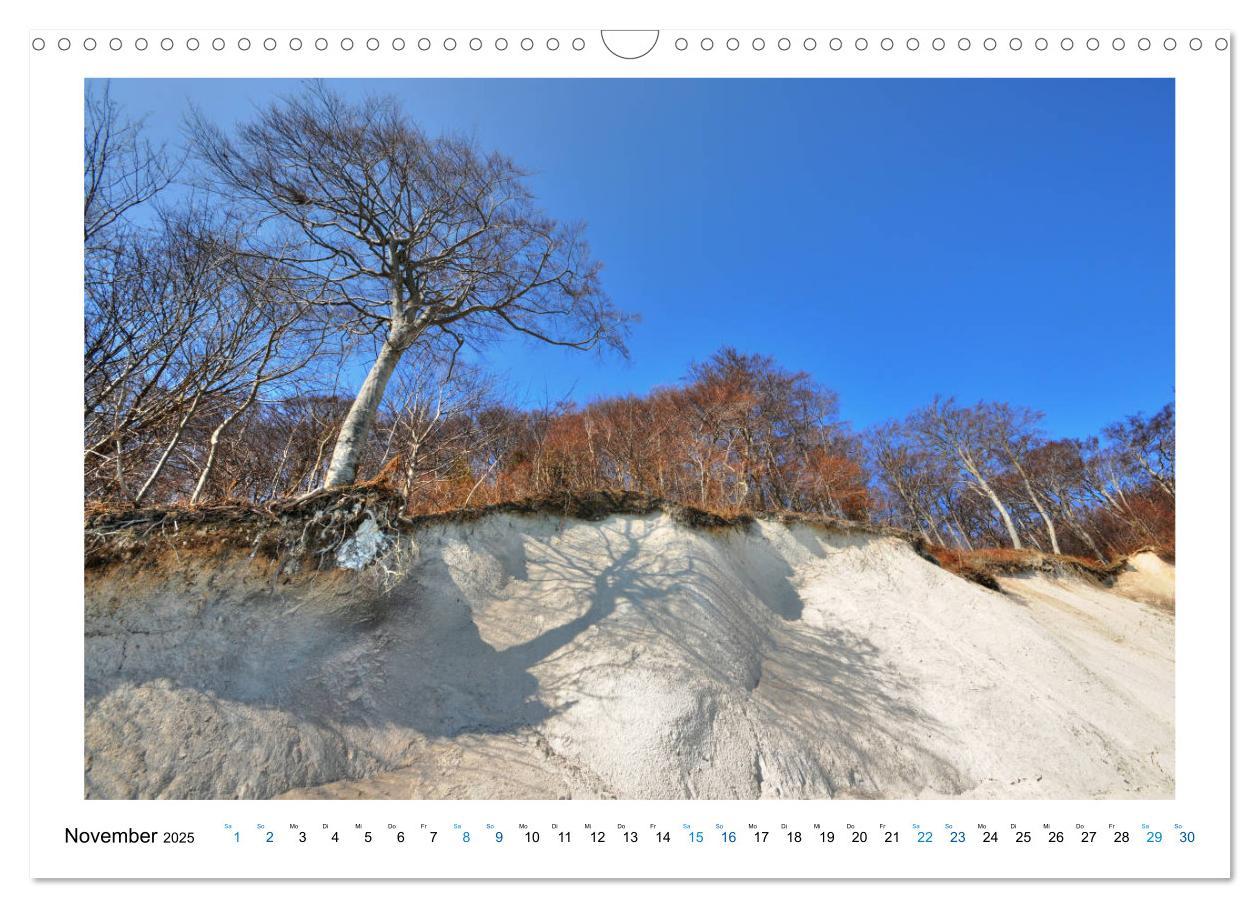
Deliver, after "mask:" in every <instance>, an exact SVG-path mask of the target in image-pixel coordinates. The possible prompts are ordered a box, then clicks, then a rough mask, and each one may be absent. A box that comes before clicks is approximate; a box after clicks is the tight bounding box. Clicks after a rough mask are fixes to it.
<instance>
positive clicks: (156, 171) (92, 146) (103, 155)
mask: <svg viewBox="0 0 1260 908" xmlns="http://www.w3.org/2000/svg"><path fill="white" fill-rule="evenodd" d="M178 172H179V164H178V163H177V162H174V161H172V160H171V158H170V157H169V156H168V155H167V153H166V149H165V148H164V147H162V146H160V145H153V144H151V143H150V142H148V141H147V140H146V139H145V138H144V121H143V120H132V119H127V118H125V117H124V116H123V113H122V110H121V108H120V107H119V106H118V104H117V103H116V102H115V101H114V100H113V98H111V97H110V93H109V84H108V83H106V84H105V86H104V87H103V88H98V87H95V86H93V85H92V84H91V83H89V87H88V89H87V91H86V93H85V95H84V117H83V243H84V246H85V247H86V248H87V249H88V250H89V251H90V250H91V249H93V247H95V246H97V245H99V244H100V242H101V240H102V239H103V237H104V236H105V235H106V234H107V233H108V232H109V231H110V230H111V228H114V227H116V226H118V225H119V223H120V222H121V220H122V219H123V218H125V216H126V215H127V212H129V211H130V210H131V209H133V208H135V207H137V206H139V205H143V204H145V203H146V202H148V201H149V200H151V199H152V198H154V197H155V196H156V195H157V194H158V193H159V192H161V191H162V190H163V189H165V188H166V187H167V186H168V185H169V184H170V182H171V180H173V179H174V178H175V175H176V174H177V173H178Z"/></svg>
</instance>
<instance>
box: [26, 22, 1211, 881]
mask: <svg viewBox="0 0 1260 908" xmlns="http://www.w3.org/2000/svg"><path fill="white" fill-rule="evenodd" d="M770 15H772V11H771V14H770ZM1232 40H1233V39H1232V36H1231V34H1230V32H1229V31H1228V30H1226V29H1222V28H1198V29H1193V28H1192V29H1170V28H1163V29H1154V28H1143V27H1134V28H1122V27H1116V28H1075V27H1045V28H1024V29H1005V30H1000V29H987V28H932V27H922V28H907V27H898V28H887V29H869V28H864V29H859V28H843V27H841V28H826V27H815V28H802V27H790V28H776V27H773V26H767V27H762V28H728V27H723V26H722V25H721V23H720V22H719V23H716V24H714V25H712V26H704V25H698V26H694V27H686V28H659V29H657V28H652V29H639V30H624V29H601V28H598V27H571V28H560V27H495V26H493V25H478V26H475V27H468V28H445V27H427V28H426V27H402V26H396V27H378V28H362V29H356V28H344V29H335V30H334V29H321V28H316V27H310V28H307V27H302V26H301V25H300V24H295V25H293V26H292V27H276V28H253V27H235V28H233V27H215V26H207V27H203V28H195V29H190V28H183V29H177V28H162V27H158V26H157V25H153V26H147V25H145V24H144V23H143V22H129V23H128V24H120V25H119V26H117V27H93V28H42V29H41V28H37V29H34V30H32V31H31V32H30V34H29V38H28V54H29V71H30V135H31V149H32V152H31V156H30V187H31V193H30V199H31V204H30V213H29V216H30V231H29V232H30V249H31V253H30V255H31V258H30V269H31V271H30V273H31V288H32V293H31V298H30V333H31V342H32V347H31V349H32V357H33V362H38V363H39V368H38V370H37V374H38V380H35V381H33V382H32V385H31V399H30V403H31V425H30V431H31V439H32V451H33V455H34V456H33V458H32V463H31V488H32V489H34V490H38V506H37V507H33V508H32V512H31V520H30V540H31V563H30V571H31V599H30V642H31V679H30V680H31V745H30V746H31V770H30V785H31V821H30V850H31V874H32V875H33V876H35V877H38V878H61V877H88V878H111V877H125V878H153V877H161V878H185V877H195V878H213V877H224V878H243V877H260V878H265V877H286V878H294V877H298V878H313V877H314V878H347V877H350V878H355V877H359V878H383V877H396V878H447V879H465V878H518V879H519V878H628V877H634V878H710V879H711V878H916V877H923V878H952V877H961V878H987V877H1004V878H1053V877H1064V878H1090V877H1096V878H1219V877H1228V876H1229V875H1230V873H1231V864H1230V853H1231V842H1230V834H1231V830H1230V797H1231V789H1230V777H1231V763H1230V741H1231V737H1230V735H1231V729H1230V601H1231V600H1230V571H1231V565H1230V496H1231V488H1230V406H1231V404H1230V191H1231V183H1230V180H1231V176H1230V174H1231V152H1230V115H1231V96H1230V66H1231V63H1230V60H1231V44H1232ZM80 174H81V175H82V181H81V182H80ZM80 337H81V338H82V343H81V344H80V343H78V342H77V341H75V340H72V339H74V338H80ZM80 357H81V358H82V362H80ZM32 374H33V375H35V374H36V372H34V371H33V373H32ZM80 478H81V482H80ZM80 561H81V562H82V564H81V566H80Z"/></svg>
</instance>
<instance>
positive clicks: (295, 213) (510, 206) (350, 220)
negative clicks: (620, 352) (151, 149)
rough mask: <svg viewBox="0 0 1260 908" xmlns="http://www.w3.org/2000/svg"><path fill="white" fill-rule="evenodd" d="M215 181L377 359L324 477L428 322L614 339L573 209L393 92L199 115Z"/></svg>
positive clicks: (196, 130) (587, 343)
mask: <svg viewBox="0 0 1260 908" xmlns="http://www.w3.org/2000/svg"><path fill="white" fill-rule="evenodd" d="M191 135H192V141H193V145H194V147H195V149H196V151H197V153H198V155H199V156H200V158H201V160H202V161H203V162H204V163H205V165H206V166H207V168H208V169H209V171H210V172H211V173H212V174H213V176H214V179H215V181H216V188H217V189H218V190H220V191H222V192H225V193H227V194H229V195H230V196H231V197H232V198H234V199H236V200H239V201H240V202H242V203H246V204H248V205H250V206H251V207H252V208H253V209H254V210H255V211H256V212H258V213H259V214H260V215H261V216H262V217H263V218H264V219H267V220H266V222H267V223H272V222H275V223H278V224H282V225H284V226H286V227H288V228H289V230H290V231H291V232H292V234H293V236H295V237H296V238H298V239H300V240H301V242H302V251H301V252H300V253H297V254H290V255H288V256H287V258H286V263H287V264H289V265H291V266H293V267H296V268H299V269H302V270H304V271H305V272H306V273H308V274H309V275H311V276H312V277H314V278H316V279H318V280H320V281H321V282H326V283H327V286H328V287H330V288H331V289H332V291H333V292H332V293H331V294H329V296H328V297H327V298H326V302H328V303H331V304H333V305H335V306H337V307H338V309H339V310H340V311H341V313H342V314H343V315H344V316H345V322H344V326H345V329H346V330H347V331H349V332H352V333H354V334H356V335H362V336H366V337H370V338H371V339H372V340H373V341H374V342H375V345H376V352H375V360H374V362H373V364H372V367H371V369H370V370H369V371H368V374H367V377H366V378H365V379H364V381H363V383H362V385H361V387H360V389H359V392H358V394H357V396H356V397H355V400H354V403H353V404H352V405H351V407H350V411H349V413H348V414H347V415H346V419H345V421H344V423H343V424H342V427H341V431H340V434H339V436H338V438H337V443H336V447H335V449H334V451H333V455H332V460H331V463H330V464H329V468H328V472H327V475H326V476H325V479H324V485H325V486H326V487H333V486H339V485H344V484H346V483H349V482H352V481H353V480H354V478H355V474H356V471H357V469H358V466H359V463H360V461H361V459H362V457H363V451H364V446H365V444H366V443H367V438H368V432H369V429H370V428H371V426H372V423H373V420H374V419H375V416H376V411H377V409H378V408H379V406H380V403H381V399H382V397H383V395H384V393H385V388H386V385H387V384H388V382H389V379H390V376H391V375H392V374H393V372H394V369H395V368H396V367H397V365H398V363H399V360H400V359H401V358H402V356H403V354H404V353H406V351H407V350H408V349H409V348H411V347H412V346H413V345H414V344H416V343H417V341H418V340H419V339H420V338H422V337H424V338H427V339H428V340H429V341H430V343H437V342H439V341H445V342H446V343H447V344H448V345H449V347H450V349H451V350H452V351H454V350H458V348H459V347H461V346H462V345H463V344H464V343H465V342H466V341H467V340H470V339H485V338H487V337H490V336H493V335H496V334H499V333H501V332H520V333H523V334H526V335H529V336H530V337H533V338H536V339H538V340H540V341H543V342H545V343H548V344H556V345H563V346H568V347H575V348H579V349H589V348H592V347H595V346H598V345H601V344H602V345H605V346H610V347H613V348H616V349H621V344H622V328H623V325H624V321H625V320H624V318H623V316H622V315H621V314H620V313H618V312H617V311H616V310H615V309H613V308H612V306H611V305H610V304H609V302H608V300H607V298H606V296H605V295H604V293H603V291H602V289H601V286H600V282H599V277H598V271H599V268H598V265H597V264H596V263H594V262H593V261H592V260H591V258H590V255H589V252H588V250H587V247H586V245H585V243H584V241H583V239H582V229H581V227H580V226H578V225H567V224H561V223H558V222H556V221H553V220H551V219H549V218H547V217H546V216H544V215H543V214H542V212H541V211H540V210H539V209H538V207H537V205H536V204H535V203H534V201H533V199H532V197H531V196H530V193H529V192H528V190H527V189H526V186H525V183H524V174H523V173H522V171H521V170H520V169H519V168H517V167H516V166H515V165H514V164H513V163H512V162H511V161H510V160H509V159H508V158H506V157H504V156H503V155H500V154H496V153H490V154H487V153H483V152H482V151H480V150H479V149H478V148H476V147H475V146H474V145H473V144H472V143H471V142H468V141H465V140H461V139H457V138H431V137H429V136H427V135H426V134H425V133H424V132H423V131H421V129H420V128H419V127H418V126H417V125H416V124H415V123H413V122H412V121H411V120H410V119H409V118H408V117H407V116H406V115H405V114H404V113H403V112H402V110H401V108H400V106H399V104H398V103H397V101H395V100H394V99H391V98H369V99H367V100H364V101H362V102H358V103H353V102H350V101H347V100H345V99H343V98H341V97H339V96H338V95H336V94H335V93H333V92H332V91H330V90H329V89H327V88H326V87H324V86H322V85H319V84H316V85H313V86H310V87H309V88H307V89H306V90H305V91H303V92H301V93H300V94H297V95H295V96H292V97H290V98H288V99H287V100H285V101H283V102H280V103H277V104H272V105H271V106H269V107H266V108H264V109H263V110H261V111H260V112H259V113H258V115H257V116H256V117H255V119H254V120H253V121H251V122H249V123H246V124H244V125H242V126H240V127H239V128H238V129H237V130H236V131H235V132H234V133H233V134H232V135H230V136H229V135H228V134H227V133H225V132H224V131H222V130H221V129H219V128H218V127H216V126H215V125H213V124H211V123H210V122H209V121H208V120H207V119H205V118H204V117H201V116H194V118H193V119H192V122H191Z"/></svg>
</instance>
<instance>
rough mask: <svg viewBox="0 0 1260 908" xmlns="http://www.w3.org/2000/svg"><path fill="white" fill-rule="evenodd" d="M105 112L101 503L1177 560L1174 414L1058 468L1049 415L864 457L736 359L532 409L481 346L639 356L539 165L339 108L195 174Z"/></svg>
mask: <svg viewBox="0 0 1260 908" xmlns="http://www.w3.org/2000/svg"><path fill="white" fill-rule="evenodd" d="M86 110H87V117H86V120H85V133H84V140H85V141H84V159H85V160H84V252H85V262H86V265H85V284H84V286H85V340H84V488H85V495H86V497H87V498H88V499H89V500H92V501H106V502H110V503H115V504H126V505H133V506H134V505H145V504H164V503H172V502H179V503H191V504H198V503H204V502H210V501H222V500H244V501H249V502H253V503H267V502H270V501H274V500H278V499H284V498H292V497H295V496H300V495H303V494H306V493H308V492H312V491H315V490H317V489H320V488H325V487H331V486H338V485H343V484H346V483H349V482H352V481H354V480H355V479H360V480H361V479H365V478H369V477H370V476H372V475H375V474H377V473H381V472H385V473H388V476H389V479H390V481H391V482H393V483H394V484H395V485H396V486H397V487H398V488H399V490H400V491H401V492H402V494H403V496H404V497H405V499H406V501H407V506H408V508H409V509H410V510H412V511H413V512H431V511H436V510H444V509H448V508H452V507H462V506H470V505H483V504H489V503H494V502H498V501H505V500H511V499H517V498H521V497H525V496H532V495H553V494H562V495H563V494H580V493H583V492H588V491H594V490H600V489H607V488H616V489H627V490H637V491H642V492H645V493H648V494H651V495H655V496H659V497H661V498H666V499H669V500H673V501H678V502H683V503H687V504H692V505H695V506H698V507H702V508H708V509H717V510H731V511H734V510H759V511H774V510H794V511H801V512H812V513H819V514H824V515H831V516H840V517H848V518H853V519H860V520H872V521H877V522H881V523H886V524H891V525H896V526H901V527H904V528H907V529H912V530H914V531H917V532H919V533H922V534H923V535H924V536H926V537H927V538H928V539H930V540H931V541H933V542H934V543H936V544H939V545H944V546H952V547H958V548H973V547H989V546H999V545H1000V546H1013V547H1015V548H1020V547H1025V546H1034V547H1037V548H1041V549H1044V550H1046V551H1055V552H1066V553H1076V554H1085V555H1092V556H1094V557H1099V558H1105V557H1107V556H1109V555H1114V554H1117V553H1120V552H1124V551H1129V550H1132V549H1134V548H1136V547H1138V546H1139V545H1142V544H1170V543H1171V539H1172V528H1173V513H1174V497H1175V485H1174V448H1173V436H1174V417H1173V410H1172V406H1171V405H1169V406H1168V407H1166V408H1164V409H1163V410H1161V411H1160V412H1159V413H1157V414H1155V416H1153V417H1150V418H1145V417H1140V416H1135V417H1132V418H1129V419H1127V420H1125V421H1122V422H1120V423H1117V424H1115V425H1114V426H1111V427H1109V428H1108V429H1107V430H1106V431H1105V432H1104V433H1103V435H1102V436H1101V437H1100V438H1087V439H1050V438H1048V437H1046V435H1045V433H1044V432H1043V431H1042V429H1041V416H1040V414H1038V413H1036V412H1033V411H1031V410H1029V409H1027V408H1021V407H1016V406H1012V405H1009V404H1004V403H981V404H977V405H975V406H971V407H965V406H960V405H958V404H956V403H955V402H954V401H952V400H936V401H934V402H933V403H932V404H931V405H929V406H927V407H924V408H923V409H921V410H919V411H917V412H915V413H913V414H911V415H910V416H909V417H907V418H906V419H905V420H902V421H897V422H891V423H888V424H886V425H882V426H878V427H876V428H873V429H871V430H869V431H866V432H863V433H860V434H855V433H853V432H851V431H849V430H848V429H847V428H846V427H845V425H844V424H843V423H841V422H840V421H839V419H838V415H837V407H836V397H835V395H834V393H832V392H831V391H829V390H827V389H825V388H822V387H820V386H819V385H818V384H817V383H816V382H814V381H813V380H812V379H811V378H810V376H809V375H807V374H805V373H800V372H792V371H790V370H787V369H785V368H783V367H782V366H781V365H779V364H778V363H776V362H775V361H773V360H772V359H770V358H768V357H764V356H756V355H747V354H743V353H740V352H737V351H734V350H730V349H723V350H720V351H718V352H717V353H716V354H715V355H714V356H712V357H711V358H709V359H707V360H705V361H703V362H699V363H697V364H695V365H694V366H693V367H692V368H691V370H690V371H689V373H688V374H687V375H686V376H685V379H684V380H683V381H682V382H680V383H679V384H677V385H675V386H670V387H663V388H658V389H656V390H654V391H652V392H651V393H649V394H647V395H642V396H639V395H629V396H625V397H619V398H612V399H605V400H598V401H595V402H592V403H589V404H587V405H585V406H581V407H578V406H575V405H573V404H572V403H567V402H566V403H562V404H559V405H555V406H548V407H542V408H532V409H522V408H520V407H518V406H515V405H513V404H512V403H510V402H508V401H505V400H503V399H502V398H501V397H500V395H498V394H497V393H496V390H495V389H496V383H495V382H493V381H492V380H491V378H490V377H488V376H486V375H483V374H480V373H478V372H476V371H475V370H473V369H471V368H469V367H468V366H467V365H466V364H465V363H464V362H463V359H462V358H461V356H460V352H461V349H462V348H463V347H464V346H465V345H466V344H467V343H469V342H477V343H484V342H486V341H488V340H491V339H492V338H493V337H494V336H495V335H496V334H499V333H502V332H505V331H509V332H518V333H523V334H526V335H529V336H532V337H534V338H536V339H538V340H539V341H542V342H545V343H552V344H561V345H566V346H572V347H578V348H582V349H589V348H594V347H604V348H606V349H610V350H613V351H619V350H623V349H624V346H623V343H624V331H625V326H626V324H627V319H626V317H625V316H624V315H623V314H622V313H620V312H618V311H617V310H616V309H614V308H613V307H612V306H611V305H610V303H609V302H608V300H607V299H606V298H605V296H604V294H603V292H602V290H601V289H600V286H599V280H598V266H597V265H596V264H595V263H593V261H592V260H591V259H590V257H589V253H588V252H587V250H586V247H585V245H584V243H583V241H582V236H581V234H582V231H581V229H580V227H578V226H575V225H565V224H559V223H557V222H554V221H552V220H550V219H548V218H546V217H545V216H544V215H543V214H542V213H541V212H540V211H538V210H537V208H536V207H535V205H534V203H533V201H532V199H531V198H530V196H529V194H528V191H527V190H526V187H525V185H524V182H523V177H522V175H521V173H520V172H519V171H518V170H517V169H516V168H515V166H514V165H512V164H511V162H510V161H508V160H507V159H505V158H503V157H502V156H499V155H493V154H491V155H487V154H483V153H482V152H480V151H478V150H477V149H476V148H475V147H474V146H472V145H471V144H469V143H467V142H462V141H458V140H454V139H442V140H433V139H430V138H428V137H427V136H425V135H424V134H423V133H422V132H421V131H420V130H419V129H418V128H417V127H416V126H415V125H414V124H413V123H411V122H410V121H409V120H408V119H407V118H406V117H405V115H404V114H403V113H402V112H401V110H400V108H399V106H398V105H397V104H396V103H394V102H392V101H389V100H368V101H365V102H362V103H359V104H351V103H348V102H346V101H344V100H343V99H341V98H339V97H337V96H336V95H334V94H332V93H330V92H328V91H327V90H325V89H324V88H322V87H320V86H313V87H312V88H310V89H309V90H308V91H306V92H305V93H303V94H301V95H299V96H297V97H295V98H291V99H288V100H287V101H284V102H281V103H279V104H276V105H273V106H271V107H268V108H263V109H262V110H261V111H260V112H259V113H258V114H257V115H256V117H255V119H254V120H253V121H251V122H249V123H247V124H245V125H243V126H241V127H239V128H238V129H237V130H236V131H235V132H233V133H230V134H229V133H227V132H225V131H223V130H221V129H219V128H218V127H217V126H215V125H213V124H211V123H208V122H206V121H205V120H204V119H203V118H199V117H193V118H192V120H191V122H190V125H189V133H188V135H189V142H188V151H187V153H186V154H179V155H173V154H171V153H169V152H168V150H167V149H165V148H161V147H156V146H154V145H151V144H150V143H148V142H147V141H146V140H145V137H144V131H143V129H142V124H141V123H139V122H137V121H133V120H129V119H128V118H127V117H126V116H125V115H124V113H123V111H121V110H120V109H119V108H118V107H117V105H115V104H114V103H113V101H112V100H111V98H110V97H109V94H108V91H107V90H105V91H98V92H94V93H89V96H88V98H87V107H86ZM365 373H366V374H365Z"/></svg>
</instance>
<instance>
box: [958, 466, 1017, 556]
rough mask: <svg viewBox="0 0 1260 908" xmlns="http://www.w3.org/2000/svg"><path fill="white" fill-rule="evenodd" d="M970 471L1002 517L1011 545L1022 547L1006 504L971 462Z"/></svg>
mask: <svg viewBox="0 0 1260 908" xmlns="http://www.w3.org/2000/svg"><path fill="white" fill-rule="evenodd" d="M967 467H968V469H969V470H970V471H971V475H972V476H974V477H976V484H977V485H979V486H980V489H981V490H982V491H983V492H984V494H985V495H987V496H989V501H991V502H993V507H994V508H996V509H997V512H998V515H999V516H1000V517H1001V518H1002V523H1003V525H1005V527H1006V534H1007V535H1008V536H1010V537H1011V547H1012V548H1016V549H1022V548H1023V547H1024V546H1023V544H1022V543H1021V542H1020V541H1019V534H1018V533H1016V532H1015V522H1014V521H1013V520H1011V515H1010V513H1009V512H1008V511H1007V510H1006V506H1005V505H1003V504H1002V499H1000V498H998V496H997V492H995V491H993V487H992V486H990V485H989V484H988V483H987V482H985V479H984V475H983V474H982V473H981V472H980V470H979V469H978V468H976V467H975V466H974V465H972V464H968V465H967Z"/></svg>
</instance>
